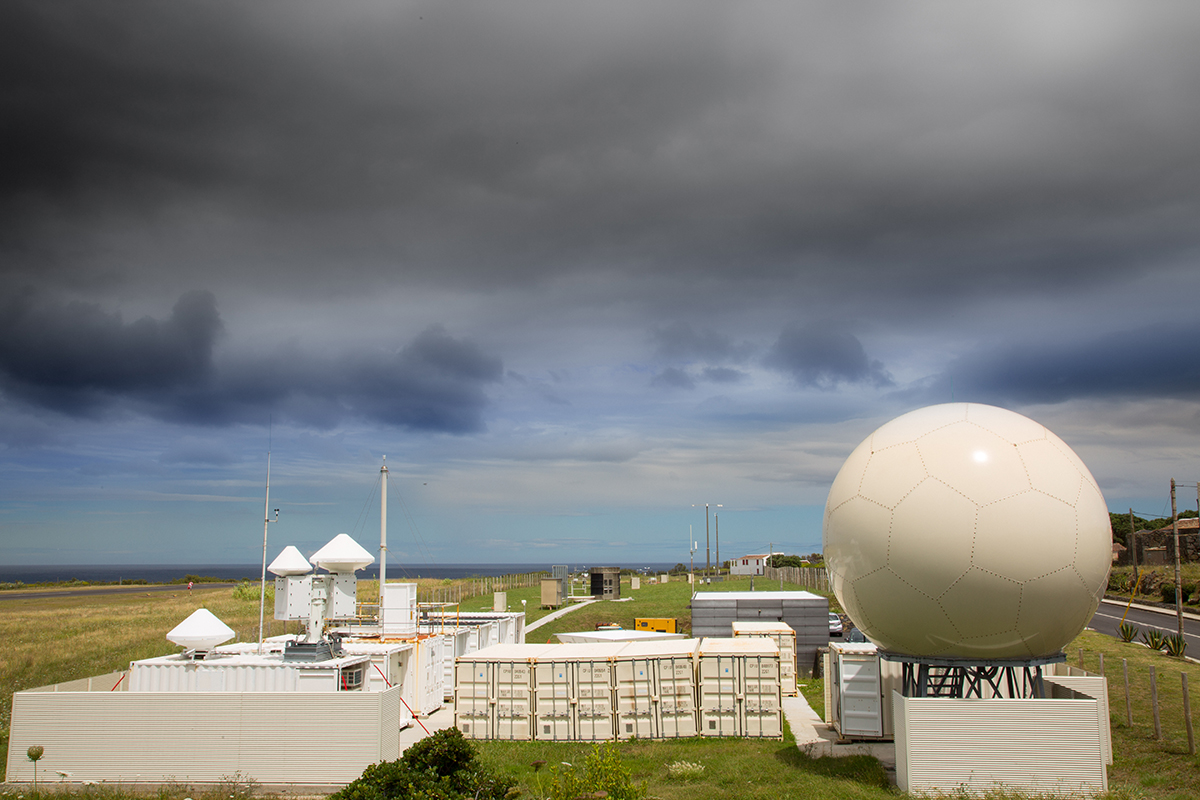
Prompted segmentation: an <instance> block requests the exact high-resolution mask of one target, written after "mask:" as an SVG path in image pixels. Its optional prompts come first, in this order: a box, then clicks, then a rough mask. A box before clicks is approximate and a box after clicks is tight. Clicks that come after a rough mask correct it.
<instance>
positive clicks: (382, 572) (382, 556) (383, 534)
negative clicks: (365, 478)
mask: <svg viewBox="0 0 1200 800" xmlns="http://www.w3.org/2000/svg"><path fill="white" fill-rule="evenodd" d="M379 475H380V478H381V483H380V489H379V637H380V638H381V639H382V638H383V587H384V584H386V583H387V479H388V468H387V456H384V457H383V466H382V467H380V469H379Z"/></svg>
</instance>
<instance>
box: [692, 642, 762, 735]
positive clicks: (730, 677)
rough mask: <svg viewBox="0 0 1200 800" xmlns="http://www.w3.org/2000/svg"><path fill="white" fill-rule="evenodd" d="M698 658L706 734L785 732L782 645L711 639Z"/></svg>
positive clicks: (702, 645)
mask: <svg viewBox="0 0 1200 800" xmlns="http://www.w3.org/2000/svg"><path fill="white" fill-rule="evenodd" d="M696 661H697V665H698V669H697V672H698V679H697V682H698V686H697V694H698V697H699V720H700V735H701V736H747V737H756V738H769V739H779V738H782V737H783V724H782V720H781V713H782V697H781V695H780V690H779V647H778V646H776V644H775V643H774V642H773V641H771V640H770V639H761V638H744V639H732V638H731V639H715V638H706V639H703V640H701V642H700V647H699V649H698V651H697V654H696Z"/></svg>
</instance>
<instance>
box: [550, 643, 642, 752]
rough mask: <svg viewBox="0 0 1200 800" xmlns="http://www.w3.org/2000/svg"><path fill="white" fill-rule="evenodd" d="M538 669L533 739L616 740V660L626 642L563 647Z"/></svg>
mask: <svg viewBox="0 0 1200 800" xmlns="http://www.w3.org/2000/svg"><path fill="white" fill-rule="evenodd" d="M551 647H552V649H551V650H550V651H548V652H547V653H545V654H544V655H541V656H539V657H538V659H537V661H536V663H535V665H534V673H533V674H534V722H535V728H534V734H533V738H534V739H544V740H549V741H603V740H608V739H612V738H613V734H614V729H613V659H614V658H615V656H616V655H617V653H619V652H620V651H621V649H622V648H624V647H625V644H624V643H623V642H616V643H588V644H558V645H552V646H551Z"/></svg>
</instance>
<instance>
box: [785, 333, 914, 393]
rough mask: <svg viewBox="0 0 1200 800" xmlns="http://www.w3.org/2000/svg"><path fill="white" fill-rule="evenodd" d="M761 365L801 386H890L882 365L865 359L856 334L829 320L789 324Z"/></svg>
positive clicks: (890, 382)
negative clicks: (783, 374)
mask: <svg viewBox="0 0 1200 800" xmlns="http://www.w3.org/2000/svg"><path fill="white" fill-rule="evenodd" d="M763 364H764V365H766V366H767V367H770V368H771V369H776V370H779V371H780V372H783V373H786V374H788V375H790V376H792V378H793V379H794V380H795V381H796V382H797V383H799V384H802V385H805V386H813V387H818V388H825V389H831V388H833V387H835V386H837V385H838V384H839V383H865V384H870V385H873V386H876V387H882V386H890V385H892V378H891V376H890V375H888V373H887V371H886V370H885V369H884V368H883V364H882V363H881V362H879V361H876V360H871V359H868V358H867V352H866V350H864V349H863V346H862V342H860V341H859V340H858V337H856V336H854V335H853V334H851V333H848V332H846V331H843V330H840V329H839V327H838V326H837V325H836V324H832V323H812V324H809V325H806V326H803V327H801V326H799V325H789V326H788V327H787V328H784V330H783V332H782V333H780V334H779V338H778V339H777V340H776V341H775V344H773V345H772V346H771V349H770V350H769V351H768V352H767V355H766V356H765V357H764V358H763Z"/></svg>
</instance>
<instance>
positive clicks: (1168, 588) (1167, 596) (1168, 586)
mask: <svg viewBox="0 0 1200 800" xmlns="http://www.w3.org/2000/svg"><path fill="white" fill-rule="evenodd" d="M1158 590H1159V592H1161V593H1162V601H1163V602H1164V603H1174V602H1175V584H1173V583H1164V584H1163V585H1162V586H1160V587H1159V588H1158Z"/></svg>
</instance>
